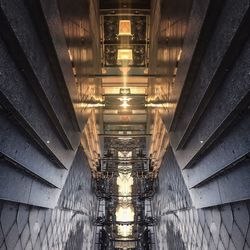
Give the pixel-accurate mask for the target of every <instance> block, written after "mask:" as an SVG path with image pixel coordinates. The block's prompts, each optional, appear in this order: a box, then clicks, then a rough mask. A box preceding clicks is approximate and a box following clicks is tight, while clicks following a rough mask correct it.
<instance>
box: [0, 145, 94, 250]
mask: <svg viewBox="0 0 250 250" xmlns="http://www.w3.org/2000/svg"><path fill="white" fill-rule="evenodd" d="M38 198H39V197H38ZM95 211H96V199H95V196H93V194H92V190H91V173H90V171H89V168H88V165H87V159H86V156H85V155H84V152H83V149H82V148H81V147H80V148H79V149H78V151H77V154H76V158H75V159H74V162H73V165H72V167H71V169H70V171H69V175H68V177H67V180H66V183H65V185H64V188H63V190H62V192H61V195H60V198H59V201H58V204H57V206H56V207H55V208H54V209H46V208H41V207H37V206H30V205H25V204H21V203H15V202H8V201H3V200H2V201H0V249H1V250H2V249H8V250H14V249H16V250H21V249H44V250H46V249H60V250H62V249H65V250H73V249H75V250H80V249H84V250H89V249H91V246H92V244H93V240H94V233H95V232H94V226H93V218H94V216H95V214H94V213H95Z"/></svg>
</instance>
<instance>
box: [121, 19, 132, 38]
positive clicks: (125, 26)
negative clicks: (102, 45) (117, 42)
mask: <svg viewBox="0 0 250 250" xmlns="http://www.w3.org/2000/svg"><path fill="white" fill-rule="evenodd" d="M118 35H119V36H131V35H132V34H131V21H130V20H120V21H119V34H118Z"/></svg>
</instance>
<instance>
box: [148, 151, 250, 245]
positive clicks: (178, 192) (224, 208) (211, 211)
mask: <svg viewBox="0 0 250 250" xmlns="http://www.w3.org/2000/svg"><path fill="white" fill-rule="evenodd" d="M152 203H153V207H154V214H155V216H156V218H157V219H158V224H157V226H156V228H155V229H156V239H157V240H156V243H157V246H156V249H159V250H167V249H169V250H175V249H176V250H177V249H178V250H184V249H197V250H200V249H202V250H204V249H211V250H216V249H220V250H223V249H224V250H228V249H234V250H240V249H242V250H243V249H250V202H249V200H248V201H243V202H235V203H228V204H225V205H220V206H214V207H209V208H205V209H196V208H195V207H194V204H193V203H192V200H191V198H190V195H189V192H188V189H187V187H186V185H185V183H184V180H183V177H182V174H181V170H180V168H179V166H178V164H177V161H176V159H175V156H174V154H173V151H172V149H171V147H169V148H168V149H167V152H166V155H165V160H164V161H163V163H162V167H161V169H160V173H159V189H158V192H157V193H156V195H155V197H154V200H153V202H152Z"/></svg>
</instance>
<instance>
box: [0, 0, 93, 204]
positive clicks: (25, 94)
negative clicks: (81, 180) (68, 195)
mask: <svg viewBox="0 0 250 250" xmlns="http://www.w3.org/2000/svg"><path fill="white" fill-rule="evenodd" d="M86 4H87V3H86ZM88 7H89V6H87V7H86V13H88V11H89V9H87V8H88ZM95 7H96V6H95ZM92 8H93V6H92ZM86 13H85V14H86ZM85 22H89V16H86V15H85ZM88 36H89V34H88ZM88 46H89V48H88V49H89V51H91V43H90V44H89V45H88ZM0 55H1V56H0V156H1V160H0V179H1V181H0V199H3V200H9V201H15V202H21V203H24V204H30V205H36V206H41V207H48V208H53V207H55V206H56V204H57V201H58V198H59V196H60V193H61V190H62V188H63V186H64V184H65V180H66V177H67V175H68V171H69V169H70V167H71V165H72V162H73V160H74V158H75V154H76V150H77V148H78V147H79V144H80V137H81V130H82V128H83V127H84V125H85V124H86V118H87V113H86V112H84V111H82V110H80V109H77V110H76V109H74V106H73V105H74V103H75V102H79V100H80V98H81V97H80V95H79V93H78V88H77V84H76V81H75V76H74V74H73V71H72V64H71V62H70V57H69V54H68V47H67V44H66V40H65V34H64V29H63V25H62V21H61V16H60V12H59V8H58V6H57V1H46V0H42V1H29V0H23V1H16V0H14V1H1V4H0ZM92 56H93V55H92ZM85 84H87V83H86V82H85Z"/></svg>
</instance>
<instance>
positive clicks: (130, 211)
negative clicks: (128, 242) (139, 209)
mask: <svg viewBox="0 0 250 250" xmlns="http://www.w3.org/2000/svg"><path fill="white" fill-rule="evenodd" d="M131 157H132V152H131V151H129V152H127V151H125V152H118V158H119V159H121V160H129V159H131ZM118 173H119V176H118V177H117V181H116V183H117V186H118V206H117V208H116V220H117V221H118V222H128V223H129V222H134V215H135V214H134V207H133V204H132V197H131V195H132V186H133V183H134V179H133V177H132V165H129V164H128V165H122V164H121V165H118ZM117 230H118V235H119V236H122V237H128V236H131V235H132V231H133V224H129V225H118V226H117Z"/></svg>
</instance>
